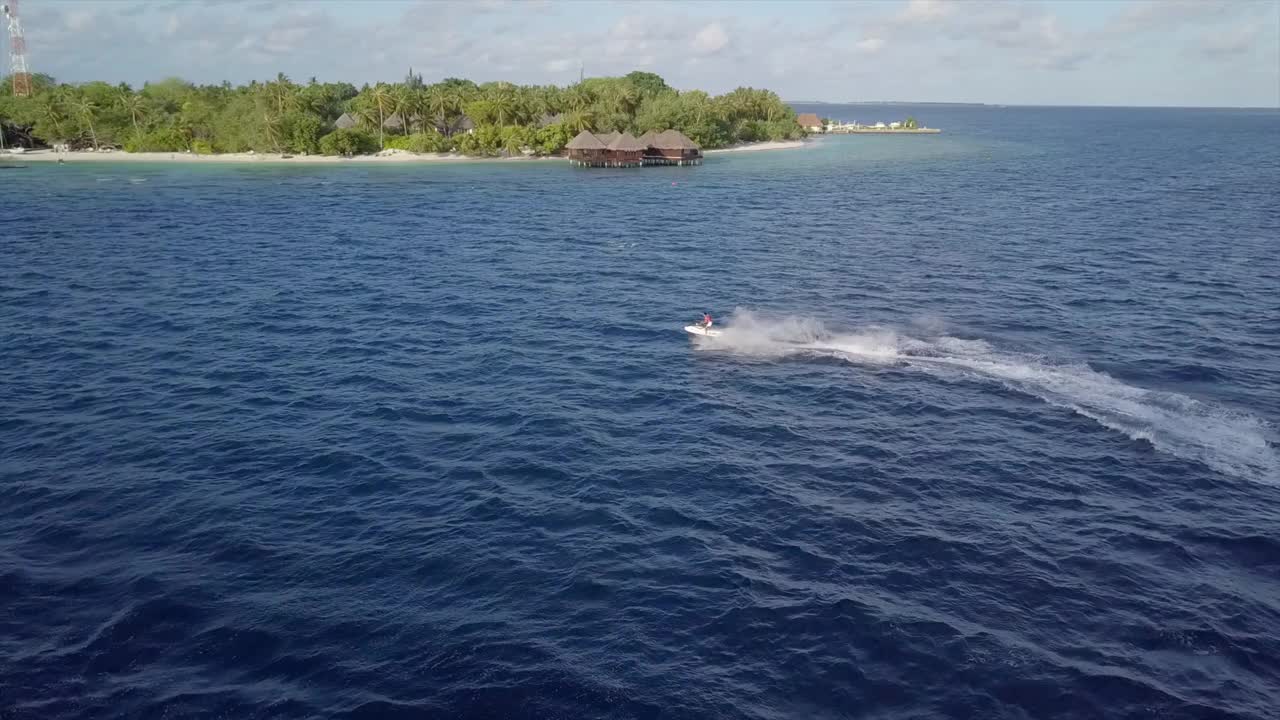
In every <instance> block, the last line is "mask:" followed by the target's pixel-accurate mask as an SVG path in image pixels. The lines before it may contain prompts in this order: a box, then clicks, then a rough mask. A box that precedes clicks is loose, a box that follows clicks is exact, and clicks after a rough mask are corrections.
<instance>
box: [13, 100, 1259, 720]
mask: <svg viewBox="0 0 1280 720" xmlns="http://www.w3.org/2000/svg"><path fill="white" fill-rule="evenodd" d="M823 112H824V114H830V115H834V116H836V117H839V118H842V119H846V120H855V119H856V120H861V121H875V120H880V119H883V120H888V119H893V118H894V117H898V116H902V115H906V114H908V113H911V114H915V115H916V116H917V117H920V118H921V119H922V120H924V121H926V122H928V123H929V124H932V125H937V126H942V127H944V128H945V129H946V132H945V133H944V134H943V135H940V136H933V137H852V138H828V139H824V140H820V141H818V142H816V143H813V144H812V145H810V146H809V147H806V148H804V149H801V150H793V151H785V152H775V153H756V154H740V155H735V156H717V157H714V158H712V159H709V160H708V162H707V163H706V165H704V166H702V167H699V168H650V169H644V170H632V171H588V170H574V169H571V168H568V167H565V166H564V165H562V164H561V163H556V162H552V163H490V164H469V165H465V166H458V165H448V166H432V167H422V166H418V167H412V166H397V167H369V166H316V167H300V166H294V167H290V166H287V165H285V166H269V165H261V166H251V167H232V166H196V167H189V166H146V165H124V164H117V165H83V166H76V165H67V166H63V167H57V166H37V165H33V166H32V167H30V168H28V169H26V170H15V171H10V172H6V173H5V175H4V177H2V178H0V183H4V191H5V197H6V203H5V204H4V205H3V206H2V207H0V234H2V236H3V237H2V239H0V252H2V254H3V262H0V409H2V410H3V412H2V413H0V717H2V718H4V719H5V720H26V719H28V718H40V719H44V718H126V717H127V718H134V717H157V718H159V717H164V718H186V717H221V718H311V717H334V718H419V717H440V718H499V717H505V718H574V719H578V718H849V717H874V718H984V719H985V718H1240V719H1248V720H1265V719H1268V718H1274V717H1276V708H1277V707H1278V706H1280V451H1278V450H1277V439H1278V438H1277V424H1278V423H1280V292H1278V291H1277V288H1280V247H1278V240H1277V238H1280V201H1278V197H1277V192H1278V191H1277V189H1278V188H1280V115H1278V114H1277V113H1275V112H1244V111H1194V110H1105V109H1096V110H1070V109H996V108H942V107H935V108H887V109H886V108H878V109H877V108H835V109H831V108H827V109H823ZM877 113H879V114H880V115H882V117H875V115H876V114H877ZM702 311H710V312H712V313H713V314H715V315H716V316H717V317H718V318H720V319H721V322H722V323H723V325H724V327H725V328H726V333H725V334H724V335H723V336H722V337H721V338H719V339H718V340H716V341H715V342H713V343H710V344H701V345H700V344H697V343H693V342H691V341H690V340H689V339H688V338H687V337H686V336H685V335H684V334H683V333H682V332H681V330H680V327H681V325H683V324H685V323H686V322H687V321H689V320H691V319H692V318H694V317H695V316H696V315H697V314H699V313H701V312H702Z"/></svg>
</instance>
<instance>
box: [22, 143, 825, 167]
mask: <svg viewBox="0 0 1280 720" xmlns="http://www.w3.org/2000/svg"><path fill="white" fill-rule="evenodd" d="M805 144H806V143H805V141H803V140H788V141H780V142H758V143H745V144H741V145H735V146H731V147H727V148H719V149H716V150H706V151H704V154H706V155H718V154H721V153H738V152H759V151H764V150H791V149H795V148H800V147H804V145H805ZM0 157H7V158H10V159H12V160H15V161H18V162H39V163H56V162H58V161H59V160H62V161H64V162H65V163H67V164H68V165H71V164H76V163H186V164H191V165H219V164H241V165H253V164H264V163H271V164H281V165H290V164H292V165H345V164H351V165H368V164H388V165H393V164H413V163H466V162H500V163H501V162H531V161H537V162H546V161H559V162H564V163H567V160H566V159H565V158H563V157H559V156H554V155H543V156H523V155H522V156H517V157H510V158H495V157H472V156H469V155H458V154H454V153H449V154H443V153H424V154H419V153H411V152H406V151H392V152H386V151H384V152H383V153H379V154H374V155H355V156H353V157H338V156H334V155H295V156H293V157H285V156H284V155H283V154H280V153H220V154H214V155H196V154H193V153H180V152H176V153H169V152H145V153H128V152H123V151H116V152H105V153H104V152H92V151H87V150H76V151H72V152H54V151H52V150H29V151H27V152H24V153H18V154H14V155H3V156H0Z"/></svg>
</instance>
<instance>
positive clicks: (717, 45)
mask: <svg viewBox="0 0 1280 720" xmlns="http://www.w3.org/2000/svg"><path fill="white" fill-rule="evenodd" d="M728 45H729V33H727V32H725V30H724V26H723V25H721V24H720V23H719V22H713V23H709V24H708V25H707V26H706V27H704V28H702V29H701V30H699V31H698V34H697V35H695V36H694V37H693V49H694V50H696V51H698V52H699V53H702V54H704V55H713V54H715V53H718V52H720V51H721V50H723V49H725V47H727V46H728Z"/></svg>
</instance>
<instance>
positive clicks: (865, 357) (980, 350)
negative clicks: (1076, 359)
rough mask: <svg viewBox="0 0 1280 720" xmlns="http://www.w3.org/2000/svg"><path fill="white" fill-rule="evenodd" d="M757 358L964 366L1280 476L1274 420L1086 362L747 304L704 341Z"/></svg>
mask: <svg viewBox="0 0 1280 720" xmlns="http://www.w3.org/2000/svg"><path fill="white" fill-rule="evenodd" d="M700 347H701V348H704V349H710V350H723V351H729V352H733V353H736V354H745V355H751V356H755V357H765V358H768V357H782V356H787V355H808V356H822V357H839V358H841V359H843V360H846V361H849V362H854V363H859V364H902V363H905V364H906V365H908V366H911V367H915V368H918V369H920V370H921V371H923V372H926V373H931V374H942V373H948V372H950V373H955V372H963V373H968V374H971V375H976V376H980V377H984V378H987V379H990V380H994V381H997V382H1000V383H1001V384H1003V385H1004V386H1005V387H1008V388H1010V389H1013V390H1016V391H1018V392H1022V393H1025V394H1027V395H1031V396H1034V397H1037V398H1039V399H1041V400H1043V401H1044V402H1047V403H1049V404H1051V405H1054V406H1057V407H1062V408H1067V409H1070V410H1072V411H1074V412H1076V413H1079V414H1080V415H1083V416H1084V417H1088V418H1090V419H1092V420H1094V421H1096V422H1098V423H1099V424H1101V425H1103V426H1104V427H1107V428H1110V429H1112V430H1116V431H1118V432H1121V433H1124V434H1125V435H1127V436H1128V437H1130V438H1133V439H1135V440H1145V441H1147V442H1149V443H1151V445H1152V446H1153V447H1155V448H1156V449H1157V450H1159V451H1161V452H1164V453H1167V454H1170V455H1173V456H1175V457H1178V458H1182V459H1184V460H1193V461H1198V462H1202V463H1204V464H1205V465H1207V466H1209V467H1210V468H1213V469H1214V470H1217V471H1219V472H1222V473H1225V474H1229V475H1233V476H1236V477H1243V478H1246V479H1249V480H1254V481H1258V482H1265V483H1271V484H1276V483H1280V455H1278V454H1277V452H1276V448H1275V446H1274V445H1273V443H1271V442H1269V441H1268V436H1269V435H1273V434H1274V428H1272V427H1271V426H1270V425H1269V424H1268V423H1267V422H1265V421H1264V420H1262V419H1261V418H1258V417H1256V416H1254V415H1251V414H1249V413H1246V412H1242V411H1237V410H1232V409H1229V408H1225V407H1221V406H1218V405H1215V404H1212V403H1208V402H1203V401H1200V400H1196V399H1194V398H1191V397H1189V396H1186V395H1182V394H1179V393H1173V392H1164V391H1157V390H1148V389H1144V388H1140V387H1136V386H1133V385H1129V384H1127V383H1124V382H1121V381H1119V380H1117V379H1115V378H1113V377H1111V376H1110V375H1107V374H1106V373H1102V372H1098V371H1096V370H1093V369H1091V368H1089V367H1087V366H1085V365H1081V364H1062V363H1052V362H1049V361H1046V360H1045V359H1043V358H1041V357H1038V356H1031V355H1023V354H1018V353H1010V352H1001V351H998V350H995V349H993V348H992V347H991V346H990V345H989V344H988V343H986V342H984V341H981V340H964V339H960V338H953V337H947V336H940V337H935V338H931V339H929V340H924V339H920V338H915V337H911V336H909V335H904V334H901V333H898V332H896V331H895V330H892V329H889V328H878V327H872V328H867V329H864V330H861V331H857V332H852V333H843V334H832V333H830V332H828V331H827V330H826V328H825V327H823V325H822V324H821V323H820V322H818V321H816V320H813V319H809V318H796V317H784V318H770V317H766V316H761V315H758V314H755V313H752V312H748V311H743V310H739V311H738V312H737V313H735V315H734V316H733V318H732V319H731V320H730V322H729V324H728V326H727V327H725V328H723V334H722V335H721V336H719V337H717V338H711V339H707V340H705V341H703V342H702V343H701V344H700Z"/></svg>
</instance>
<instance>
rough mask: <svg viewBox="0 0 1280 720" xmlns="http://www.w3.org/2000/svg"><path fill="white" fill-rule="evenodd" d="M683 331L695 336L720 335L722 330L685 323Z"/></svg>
mask: <svg viewBox="0 0 1280 720" xmlns="http://www.w3.org/2000/svg"><path fill="white" fill-rule="evenodd" d="M684 331H685V332H687V333H689V334H690V335H694V336H697V337H720V333H722V332H724V331H723V330H716V329H715V328H708V327H703V326H701V325H685V326H684Z"/></svg>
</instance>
